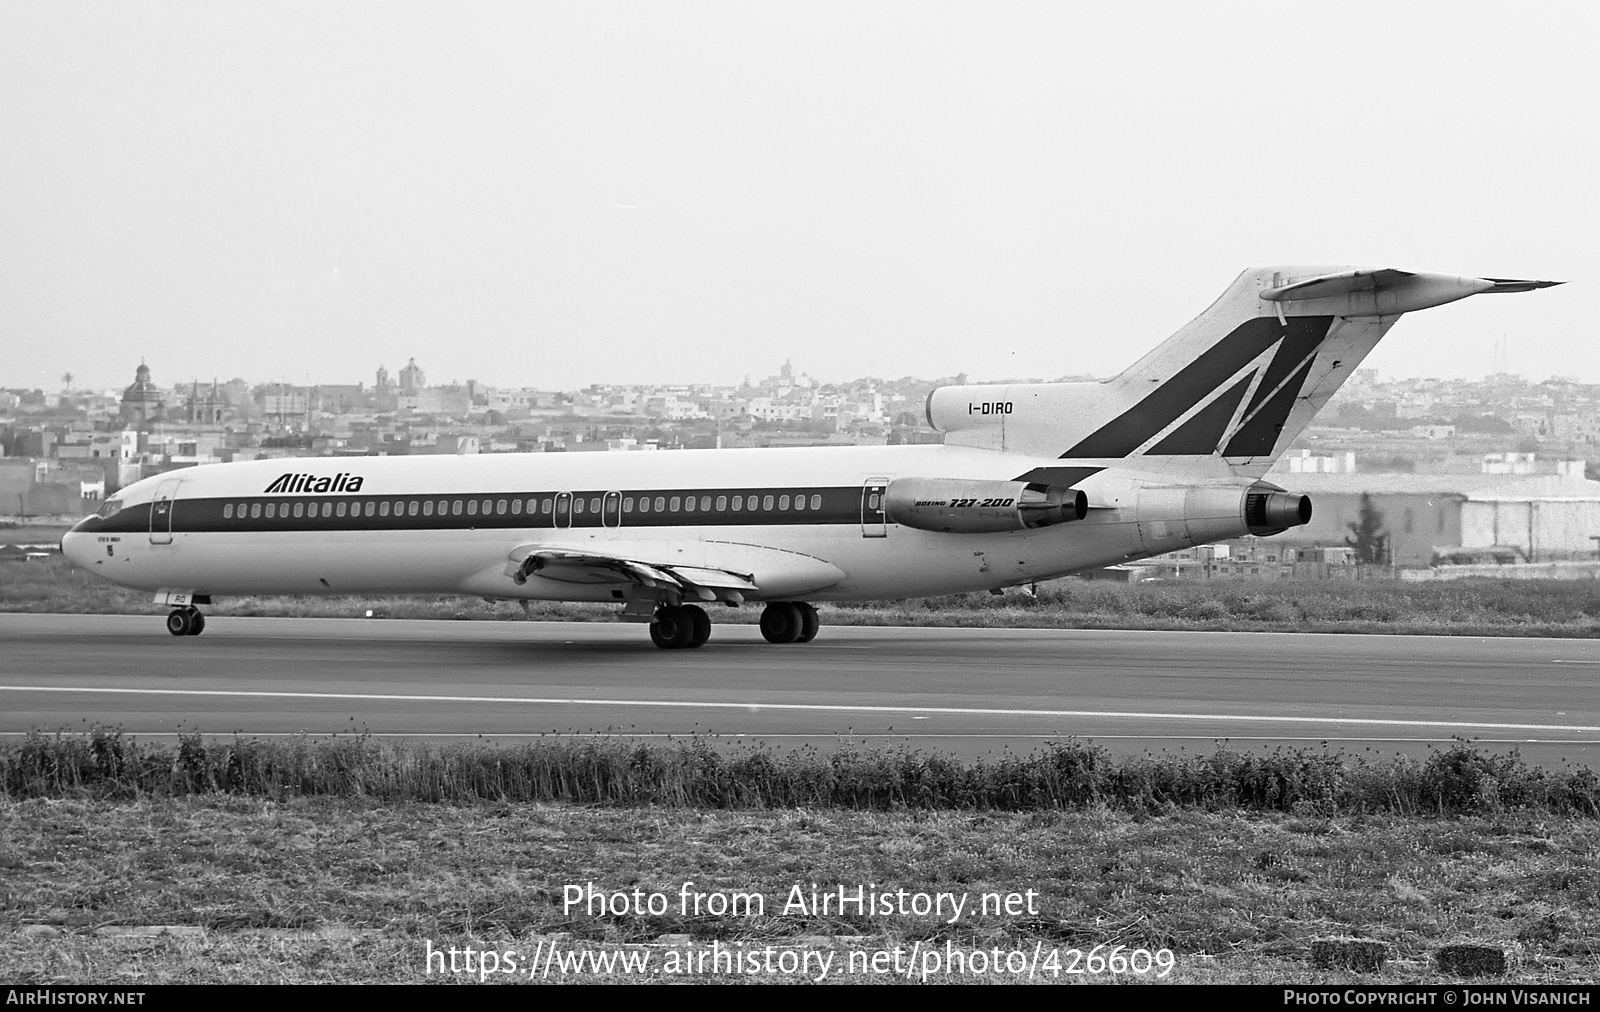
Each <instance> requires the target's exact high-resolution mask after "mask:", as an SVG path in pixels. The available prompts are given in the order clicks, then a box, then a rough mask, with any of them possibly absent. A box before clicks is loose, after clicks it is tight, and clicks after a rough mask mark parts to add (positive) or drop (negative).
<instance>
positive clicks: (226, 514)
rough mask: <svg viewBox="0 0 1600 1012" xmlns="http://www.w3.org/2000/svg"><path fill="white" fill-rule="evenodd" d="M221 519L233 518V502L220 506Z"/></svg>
mask: <svg viewBox="0 0 1600 1012" xmlns="http://www.w3.org/2000/svg"><path fill="white" fill-rule="evenodd" d="M101 512H102V513H103V512H105V510H104V509H102V510H101ZM222 519H224V520H232V519H233V503H229V504H228V505H226V506H224V507H222Z"/></svg>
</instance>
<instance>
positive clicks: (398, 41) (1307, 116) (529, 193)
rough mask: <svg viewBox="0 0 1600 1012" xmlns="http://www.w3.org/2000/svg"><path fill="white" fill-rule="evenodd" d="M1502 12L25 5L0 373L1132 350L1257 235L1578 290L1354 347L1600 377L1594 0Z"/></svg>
mask: <svg viewBox="0 0 1600 1012" xmlns="http://www.w3.org/2000/svg"><path fill="white" fill-rule="evenodd" d="M1469 6H1470V5H1469ZM1363 11H1365V13H1363ZM1499 13H1500V12H1499V11H1498V9H1496V8H1488V7H1485V9H1484V14H1485V15H1486V16H1472V15H1471V13H1470V11H1462V10H1461V9H1460V8H1459V7H1457V8H1452V9H1451V16H1449V17H1439V16H1437V15H1436V14H1434V13H1432V12H1430V11H1429V10H1427V9H1426V8H1421V7H1418V8H1405V7H1402V8H1395V7H1393V6H1392V5H1377V4H1373V5H1370V6H1368V7H1366V8H1363V7H1362V5H1360V4H1358V5H1357V7H1356V9H1355V10H1354V11H1348V12H1347V16H1344V17H1341V18H1335V19H1329V18H1327V17H1326V16H1325V13H1324V12H1322V11H1320V10H1316V9H1312V8H1305V9H1300V8H1293V7H1290V8H1284V7H1282V6H1281V5H1269V4H1238V5H1233V6H1231V7H1229V8H1228V9H1227V10H1226V11H1225V12H1223V13H1220V14H1219V12H1218V11H1216V10H1212V9H1203V8H1193V9H1190V8H1183V7H1176V6H1174V7H1166V8H1159V9H1153V10H1121V9H1110V8H1107V9H1097V8H1092V7H1087V8H1086V7H1076V6H1072V7H1068V6H1060V5H1039V6H1029V5H1025V4H1024V5H1017V6H1012V7H1008V8H1005V9H1004V10H1003V11H988V10H979V9H977V8H971V7H964V6H960V5H953V4H938V3H935V4H926V5H914V6H897V5H892V4H886V5H869V6H865V7H863V6H860V5H845V4H836V5H829V4H826V3H823V4H807V5H796V6H793V7H782V6H761V7H747V6H740V5H724V4H712V3H691V4H685V5H674V6H673V7H670V8H652V7H649V6H622V7H616V8H591V7H575V8H561V7H546V6H541V7H517V6H512V7H500V8H483V9H480V10H479V11H478V12H477V13H476V14H474V15H472V16H459V15H458V13H457V12H456V11H454V10H452V9H446V8H442V7H440V8H429V7H420V8H419V7H408V8H405V9H400V10H397V9H394V8H393V7H391V6H389V5H382V4H367V3H353V4H349V5H339V6H338V7H327V6H324V5H311V4H299V5H297V4H278V5H271V6H269V7H258V8H249V7H238V6H229V7H215V8H185V7H177V8H174V7H169V6H165V5H157V4H148V3H141V2H134V3H129V4H119V5H111V6H59V5H57V6H48V5H46V6H39V5H25V4H23V5H15V4H14V5H10V6H8V7H6V8H4V9H3V10H0V88H4V90H5V93H6V94H8V95H14V96H25V97H26V101H14V102H8V103H4V104H3V105H0V129H3V130H4V133H5V136H6V137H7V138H8V144H7V157H5V158H4V159H0V345H3V346H4V347H5V349H6V352H7V354H6V356H5V359H6V362H5V365H4V370H5V376H4V379H3V382H5V383H7V384H9V385H14V386H27V387H35V386H43V385H46V384H48V383H53V382H55V380H56V378H57V377H58V376H59V375H60V374H61V373H62V372H64V371H68V370H70V371H72V372H73V373H74V374H75V375H81V376H83V377H84V378H85V380H86V381H88V382H93V383H95V384H96V385H114V384H116V383H117V382H125V380H123V379H122V376H123V375H124V374H125V371H126V363H127V361H128V360H130V359H136V358H137V357H139V356H144V357H146V358H147V359H149V360H150V361H152V362H157V361H160V362H162V363H163V364H162V367H161V372H162V373H163V374H165V375H168V376H198V377H212V376H217V377H232V376H250V377H260V378H263V379H265V378H282V379H284V380H285V381H296V380H302V379H303V378H305V377H306V376H308V375H321V376H326V377H330V378H343V379H346V380H353V379H354V378H357V377H365V376H366V375H368V374H369V372H370V370H371V369H372V367H373V365H374V364H375V363H377V362H380V361H387V362H388V363H389V364H390V367H391V368H394V367H396V366H397V364H398V361H397V357H396V356H398V355H401V354H403V355H404V356H408V357H409V356H415V357H416V358H417V359H418V360H419V361H428V362H432V363H434V368H435V369H436V370H439V371H440V374H441V376H442V375H445V372H446V370H448V372H449V373H453V374H454V375H455V376H456V377H458V378H461V379H466V378H468V377H475V378H477V379H479V380H481V381H483V382H493V383H497V384H500V385H506V386H534V387H545V388H555V389H561V388H567V387H572V386H575V385H579V384H584V383H592V382H614V383H639V382H663V383H674V382H687V381H690V380H699V381H711V382H736V381H737V380H738V379H739V378H740V377H742V376H743V375H744V374H746V373H756V372H759V371H760V370H762V369H765V368H769V367H770V366H769V363H771V362H773V361H782V360H783V359H784V358H786V357H791V356H793V355H795V354H796V353H800V354H801V355H802V357H804V358H806V359H807V360H808V367H809V368H810V369H811V370H812V371H814V372H815V373H816V374H818V375H820V376H822V377H824V378H833V377H843V376H852V375H857V376H859V375H878V376H898V375H903V374H906V373H908V372H918V373H923V374H926V375H931V376H937V375H949V374H954V373H957V372H965V373H967V374H968V375H970V376H972V377H974V378H975V379H980V380H986V379H992V378H1000V377H1008V376H1046V377H1050V376H1059V375H1062V374H1093V375H1099V376H1106V375H1110V374H1113V373H1115V372H1117V371H1118V370H1120V369H1121V368H1123V367H1124V366H1126V365H1128V364H1130V363H1131V362H1132V361H1134V359H1136V358H1137V356H1138V354H1139V353H1141V352H1143V351H1144V350H1147V349H1149V348H1151V347H1154V346H1155V345H1156V344H1157V343H1158V342H1160V341H1161V340H1163V339H1165V338H1166V337H1167V336H1168V335H1170V334H1172V333H1173V332H1174V331H1176V330H1177V329H1178V328H1179V327H1180V326H1182V325H1183V324H1184V323H1186V322H1187V321H1188V320H1189V319H1191V318H1192V317H1193V316H1194V315H1195V314H1196V313H1197V312H1199V311H1200V310H1202V309H1203V308H1204V307H1205V306H1206V305H1208V304H1209V302H1210V300H1211V299H1212V298H1213V297H1214V296H1215V293H1216V292H1217V291H1218V290H1219V289H1220V288H1222V287H1223V286H1225V285H1226V284H1227V283H1228V282H1229V281H1230V280H1231V279H1232V278H1233V277H1234V276H1236V275H1237V273H1238V272H1239V271H1241V270H1243V269H1245V268H1246V267H1250V266H1254V265H1260V264H1270V263H1312V264H1315V263H1331V264H1338V263H1354V264H1370V265H1375V266H1393V267H1398V268H1402V269H1410V270H1422V271H1439V272H1445V273H1456V274H1466V275H1474V276H1478V275H1489V276H1494V277H1530V278H1547V279H1552V280H1565V281H1568V282H1570V284H1568V285H1566V286H1564V287H1562V288H1557V289H1552V290H1550V291H1548V292H1545V293H1543V294H1542V295H1541V297H1540V298H1539V299H1537V300H1498V299H1496V300H1487V299H1485V300H1474V305H1473V308H1472V309H1471V310H1470V311H1460V310H1457V309H1456V308H1455V307H1444V308H1442V309H1440V310H1438V311H1436V312H1433V313H1429V314H1426V315H1425V316H1420V317H1418V318H1417V319H1415V320H1413V319H1407V320H1405V321H1403V322H1402V323H1401V325H1400V326H1399V327H1397V328H1396V330H1395V332H1394V334H1393V335H1391V336H1390V338H1389V339H1388V340H1386V341H1385V342H1384V343H1383V344H1382V345H1380V346H1379V348H1378V350H1377V352H1376V353H1375V354H1374V356H1373V358H1372V360H1371V362H1370V364H1372V365H1375V366H1376V367H1378V368H1380V369H1381V370H1383V371H1384V372H1385V373H1392V374H1401V375H1428V374H1445V375H1449V374H1465V375H1482V374H1484V373H1486V372H1489V371H1491V370H1492V369H1493V368H1494V367H1495V363H1496V349H1497V347H1499V346H1500V345H1502V344H1504V345H1506V346H1508V347H1507V348H1506V353H1505V355H1504V356H1502V357H1504V358H1506V359H1507V361H1506V362H1505V365H1506V366H1507V367H1509V368H1510V369H1511V370H1513V371H1517V372H1522V373H1525V374H1529V375H1548V374H1576V375H1579V376H1580V377H1583V378H1585V379H1596V378H1600V342H1597V341H1595V340H1594V339H1593V336H1594V335H1593V314H1592V312H1590V311H1589V309H1588V307H1587V305H1586V302H1585V299H1586V294H1585V292H1586V289H1585V285H1586V283H1587V282H1588V280H1590V279H1593V278H1594V277H1596V276H1600V247H1596V245H1595V244H1594V243H1593V241H1592V239H1591V238H1590V237H1591V236H1593V235H1594V234H1597V233H1600V214H1597V211H1600V202H1597V200H1596V196H1595V191H1594V186H1593V179H1594V178H1595V177H1596V172H1595V168H1596V165H1595V162H1596V155H1595V151H1594V149H1593V145H1592V144H1591V143H1590V141H1589V138H1588V136H1587V132H1586V131H1585V130H1584V129H1583V125H1584V124H1588V123H1592V122H1595V121H1596V120H1597V119H1600V89H1597V88H1596V87H1595V86H1594V83H1593V81H1592V75H1591V74H1589V72H1588V70H1587V67H1588V62H1589V61H1588V51H1587V49H1588V41H1589V40H1591V39H1593V38H1594V37H1595V35H1596V30H1597V29H1600V8H1595V7H1594V6H1593V5H1585V4H1577V3H1558V4H1552V5H1546V6H1544V7H1542V8H1541V14H1540V16H1539V17H1537V18H1526V19H1509V20H1508V19H1506V18H1504V17H1500V16H1498V15H1499ZM1374 24H1381V25H1382V26H1383V28H1382V31H1380V32H1374V31H1373V30H1372V25H1374ZM1309 38H1315V39H1316V40H1317V45H1315V46H1311V47H1307V46H1305V45H1300V44H1293V43H1292V41H1291V40H1303V39H1309ZM445 362H449V363H450V364H449V365H448V366H445V365H444V363H445Z"/></svg>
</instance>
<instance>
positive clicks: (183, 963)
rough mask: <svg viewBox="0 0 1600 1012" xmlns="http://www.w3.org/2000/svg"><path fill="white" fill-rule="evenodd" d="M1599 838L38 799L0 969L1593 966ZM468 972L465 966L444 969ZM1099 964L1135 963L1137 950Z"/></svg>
mask: <svg viewBox="0 0 1600 1012" xmlns="http://www.w3.org/2000/svg"><path fill="white" fill-rule="evenodd" d="M1597 855H1600V821H1597V820H1594V819H1562V818H1553V817H1550V816H1548V815H1539V814H1529V813H1515V812H1507V813H1501V814H1499V815H1495V816H1469V817H1447V818H1413V817H1402V816H1392V815H1366V816H1333V817H1328V816H1322V815H1317V814H1314V813H1306V814H1291V813H1284V812H1254V813H1246V814H1242V815H1241V814H1238V813H1218V812H1208V811H1203V810H1173V811H1169V812H1168V813H1166V814H1161V815H1150V814H1147V813H1136V812H1128V811H1116V810H1112V809H1108V808H1104V807H1090V808H1086V809H1083V810H1077V811H1060V810H1038V811H1032V812H974V811H964V812H953V811H905V810H902V811H889V812H882V811H860V810H848V809H823V810H816V809H776V810H773V809H768V810H745V811H727V810H716V811H700V810H694V809H685V808H674V807H663V806H646V807H638V806H615V805H572V804H504V803H493V802H480V803H475V804H426V803H416V802H410V803H403V804H395V805H386V804H382V803H378V802H374V801H372V800H366V799H351V798H295V799H292V800H287V801H271V800H264V799H262V798H259V797H246V796H237V795H235V796H229V795H216V794H211V795H196V796H192V797H166V798H147V799H144V800H139V801H106V800H91V799H86V798H49V799H46V798H36V799H29V800H22V801H10V802H0V879H3V881H4V883H5V885H4V887H3V889H0V938H3V943H0V979H5V980H8V981H12V982H28V983H43V982H93V983H95V984H97V985H115V984H119V983H140V982H143V983H156V982H312V981H326V982H352V981H370V982H423V981H440V980H445V979H451V978H452V976H453V975H450V974H446V973H442V972H438V971H440V970H442V969H443V966H442V964H436V966H435V967H434V969H435V971H436V972H434V973H432V974H429V973H427V972H426V971H427V969H428V966H427V960H426V955H425V954H426V952H427V947H428V945H429V944H431V945H432V946H434V947H435V948H436V949H441V948H445V947H452V946H453V947H457V948H461V949H464V948H465V947H467V946H469V945H470V946H471V947H473V948H474V949H476V950H478V951H480V952H481V951H483V950H490V951H494V952H496V953H497V954H513V953H514V954H519V955H520V958H519V963H521V964H522V965H523V966H524V967H526V966H527V964H528V963H529V961H530V958H531V957H532V955H533V954H534V953H535V952H536V951H543V950H544V949H545V948H546V947H548V946H549V945H551V944H557V945H559V947H560V949H561V951H562V953H563V955H564V956H570V955H571V954H573V953H576V952H580V951H589V952H592V953H593V952H598V953H606V952H612V953H616V952H633V953H645V954H647V955H648V956H649V958H650V959H651V963H650V964H649V966H648V967H646V968H645V969H643V970H640V971H638V972H636V973H632V974H630V973H624V972H621V971H620V969H618V968H616V967H611V968H609V972H608V971H607V969H606V968H601V969H599V970H597V969H596V968H595V967H593V966H588V967H586V968H584V969H582V970H576V969H572V968H570V967H569V968H568V969H567V970H565V971H563V970H561V969H559V964H558V969H557V971H556V972H555V973H554V974H552V975H550V976H549V977H548V978H540V979H551V980H604V979H655V980H681V979H689V980H719V979H720V980H728V979H751V980H763V981H765V980H774V979H777V980H784V979H799V978H800V976H803V975H796V974H789V975H785V974H782V973H774V974H767V973H764V972H763V973H757V974H752V975H749V976H741V975H737V974H728V973H711V972H701V973H693V972H690V971H688V970H683V969H680V970H679V971H678V972H674V971H673V970H672V969H671V968H670V967H669V966H668V964H667V962H666V956H667V953H668V952H673V951H678V952H692V951H695V950H699V951H705V950H706V949H707V948H708V947H709V946H710V944H711V943H712V942H713V941H715V942H718V943H720V944H721V945H723V946H726V947H731V948H737V949H742V950H752V949H762V948H765V947H768V946H771V947H774V948H776V949H781V950H786V951H791V952H796V953H804V952H812V953H814V954H816V956H818V957H820V956H821V954H823V953H826V952H834V953H835V954H836V956H837V961H836V963H835V964H834V965H835V967H836V968H838V969H842V968H843V967H844V965H845V959H846V958H847V956H848V952H849V951H850V950H863V951H887V950H892V949H894V948H897V947H898V948H900V949H901V950H902V951H909V950H911V949H912V948H913V947H917V948H919V949H921V950H923V951H924V952H926V951H927V950H929V949H933V950H936V951H937V950H942V949H943V948H944V947H945V946H946V945H947V944H949V945H951V946H953V947H955V948H957V949H967V950H971V949H983V950H986V951H991V952H992V951H993V950H996V949H998V950H1001V951H1002V953H1009V952H1013V951H1016V952H1024V953H1027V954H1033V953H1036V952H1040V951H1043V952H1046V953H1049V952H1055V953H1058V954H1059V955H1060V956H1061V957H1062V958H1068V959H1070V957H1069V956H1067V955H1066V954H1067V953H1069V951H1070V950H1073V949H1076V950H1078V951H1080V952H1087V951H1089V950H1091V949H1092V948H1093V947H1094V946H1096V945H1102V944H1103V945H1106V946H1107V947H1108V948H1109V947H1110V946H1112V945H1121V946H1125V947H1127V949H1128V950H1134V949H1140V948H1142V949H1146V950H1148V951H1159V950H1162V949H1165V950H1168V951H1170V952H1171V953H1172V954H1173V955H1172V970H1171V972H1170V973H1169V974H1167V975H1166V976H1165V978H1164V979H1165V980H1167V981H1171V982H1178V983H1206V982H1229V983H1241V982H1242V983H1268V982H1347V981H1358V982H1367V983H1379V982H1384V983H1394V982H1410V981H1424V982H1431V981H1440V980H1448V979H1451V978H1450V977H1449V976H1448V975H1444V974H1441V973H1440V972H1439V971H1438V970H1437V969H1436V967H1435V966H1434V964H1433V962H1432V957H1431V953H1433V952H1434V951H1435V950H1436V949H1437V948H1438V947H1439V946H1441V945H1444V944H1450V943H1459V942H1473V943H1479V944H1488V945H1492V946H1495V947H1497V948H1498V949H1500V950H1501V951H1503V952H1506V953H1507V954H1508V955H1509V961H1510V963H1509V970H1508V975H1507V978H1502V979H1511V980H1519V981H1542V982H1592V981H1593V980H1594V979H1596V977H1597V975H1600V935H1597V931H1600V856H1597ZM591 882H592V883H595V884H596V886H597V887H598V888H600V889H602V890H607V891H611V890H625V891H631V890H634V889H638V890H641V891H642V892H644V893H646V894H648V893H649V892H651V891H658V892H660V893H662V894H663V895H666V896H669V897H672V898H673V900H674V901H676V899H677V897H678V896H679V893H680V890H682V889H683V887H684V883H686V882H692V883H694V884H695V885H694V888H695V889H696V890H700V891H704V892H706V893H710V892H713V891H734V890H737V891H743V892H747V893H759V894H762V895H763V896H764V897H765V908H764V910H763V912H762V915H761V916H749V917H746V916H739V917H732V916H722V917H714V916H710V915H708V914H702V915H699V916H694V915H692V914H691V915H689V916H685V915H683V914H681V913H680V912H678V910H677V909H676V907H674V908H672V909H670V910H669V911H668V912H667V913H665V914H663V915H661V916H652V915H650V914H648V913H646V914H645V915H643V916H634V915H632V914H631V913H630V914H624V915H620V916H616V915H612V914H602V913H598V912H595V913H593V914H591V913H590V912H589V911H587V910H585V909H583V908H582V907H581V906H580V907H578V908H576V909H572V910H569V909H567V907H566V905H565V903H564V902H563V901H564V899H565V897H566V895H567V893H566V887H567V886H569V885H581V884H584V883H591ZM811 883H821V884H825V885H826V886H831V885H834V884H841V883H842V884H849V885H851V886H852V887H853V886H854V884H857V883H862V884H864V883H875V884H876V885H877V887H881V888H883V889H885V890H894V889H901V888H904V889H907V890H911V891H918V890H921V891H929V892H934V891H945V892H950V893H952V894H968V895H971V896H977V895H979V894H981V893H983V892H997V893H1019V894H1020V893H1025V892H1026V891H1027V890H1034V891H1035V893H1036V896H1037V899H1036V906H1035V909H1036V911H1037V912H1036V913H1034V914H1026V913H1021V914H1019V915H1018V916H1004V915H1003V914H1002V915H995V914H992V913H991V914H979V915H976V916H966V917H963V918H962V919H961V920H960V921H958V922H957V923H953V924H951V923H945V919H943V918H939V917H929V916H915V915H906V916H901V915H899V914H898V913H894V914H891V915H889V916H882V917H877V916H867V917H863V916H858V915H856V914H855V913H854V912H847V913H845V914H844V915H842V916H841V915H832V914H830V915H826V916H814V915H811V914H809V913H799V912H791V913H788V914H785V913H783V912H782V909H781V904H782V903H783V902H784V899H785V897H786V896H787V895H788V893H789V891H790V890H791V889H792V888H793V887H794V886H795V885H796V884H800V885H802V886H803V888H806V889H809V888H810V884H811ZM152 926H173V927H172V928H171V929H170V930H168V931H166V932H160V931H156V930H152ZM1352 935H1354V936H1360V937H1363V938H1369V939H1375V940H1378V941H1381V942H1383V943H1384V944H1385V945H1386V947H1387V951H1388V953H1389V956H1390V959H1389V962H1388V964H1387V965H1386V966H1385V967H1384V969H1383V970H1381V971H1379V972H1376V973H1367V974H1358V973H1354V972H1352V971H1348V970H1329V969H1318V968H1317V967H1316V966H1314V965H1313V964H1312V962H1311V961H1310V955H1309V950H1310V945H1311V942H1312V941H1313V940H1314V939H1317V938H1324V937H1333V936H1352ZM1102 951H1105V950H1102ZM498 958H501V957H499V956H497V959H498ZM1061 965H1062V966H1068V965H1070V963H1062V964H1061ZM1083 965H1084V964H1082V963H1080V964H1079V969H1082V968H1083ZM501 966H502V968H503V966H504V963H501ZM812 977H813V978H814V977H815V974H812ZM468 978H470V979H476V977H475V976H474V975H472V974H462V975H459V976H458V977H457V978H456V979H468ZM1120 978H1121V979H1124V980H1153V979H1154V978H1155V973H1154V972H1147V973H1144V974H1136V973H1133V972H1127V971H1125V972H1123V973H1122V974H1121V975H1120ZM488 979H490V980H494V981H500V982H512V981H518V980H526V979H527V974H526V973H525V972H524V973H521V974H511V973H506V972H498V973H494V974H490V975H488ZM829 979H833V980H862V979H867V980H879V979H885V980H887V979H902V978H898V977H896V976H895V975H893V974H884V975H878V976H869V977H862V976H860V975H856V976H847V975H843V974H835V975H834V976H831V977H830V978H829ZM929 979H931V980H959V979H966V980H973V979H1002V980H1018V979H1027V974H1025V973H989V974H985V975H984V976H982V977H974V976H972V975H970V974H969V975H966V976H962V975H960V974H948V973H943V974H941V973H934V974H933V975H932V976H931V977H930V978H929ZM1034 979H1036V980H1051V979H1055V980H1067V981H1072V980H1078V981H1084V980H1104V979H1107V978H1106V976H1105V975H1104V974H1101V975H1099V976H1094V975H1087V974H1082V975H1076V976H1075V975H1073V974H1071V973H1057V974H1056V975H1055V976H1054V977H1051V976H1049V975H1048V974H1046V975H1043V976H1035V977H1034Z"/></svg>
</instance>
